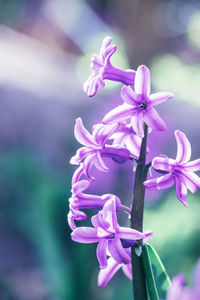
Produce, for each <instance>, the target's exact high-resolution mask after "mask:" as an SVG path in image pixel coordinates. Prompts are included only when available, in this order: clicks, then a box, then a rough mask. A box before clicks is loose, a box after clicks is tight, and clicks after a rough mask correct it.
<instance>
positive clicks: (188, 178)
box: [182, 171, 200, 193]
mask: <svg viewBox="0 0 200 300" xmlns="http://www.w3.org/2000/svg"><path fill="white" fill-rule="evenodd" d="M182 174H183V175H184V178H183V180H184V182H185V185H186V186H187V188H188V189H189V190H190V191H191V192H192V193H195V192H196V191H197V190H198V189H199V187H200V177H199V176H198V175H196V174H195V173H194V172H187V171H182Z"/></svg>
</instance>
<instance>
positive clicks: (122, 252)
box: [108, 237, 131, 264]
mask: <svg viewBox="0 0 200 300" xmlns="http://www.w3.org/2000/svg"><path fill="white" fill-rule="evenodd" d="M108 250H109V251H110V254H111V255H112V257H113V258H114V259H115V260H116V261H117V262H118V263H120V264H121V263H122V264H128V263H130V262H131V256H130V254H128V252H127V251H126V249H125V248H123V246H122V244H121V241H120V239H119V238H118V237H115V238H114V239H112V240H109V241H108Z"/></svg>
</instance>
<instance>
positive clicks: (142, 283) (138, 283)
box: [131, 124, 148, 300]
mask: <svg viewBox="0 0 200 300" xmlns="http://www.w3.org/2000/svg"><path fill="white" fill-rule="evenodd" d="M147 129H148V128H147V125H146V124H144V137H143V139H142V144H141V149H140V157H139V162H138V165H137V168H136V173H135V183H134V191H133V201H132V208H131V228H133V229H136V230H138V231H140V232H143V213H144V195H145V187H144V185H143V182H144V181H145V180H146V178H147V172H148V168H146V167H145V164H146V147H147ZM138 243H139V245H142V240H140V241H138ZM136 247H137V246H133V247H132V249H131V259H132V270H133V294H134V300H147V299H148V298H147V290H146V280H145V272H144V266H143V260H142V257H141V256H138V255H137V254H136V252H135V248H136Z"/></svg>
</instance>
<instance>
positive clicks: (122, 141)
mask: <svg viewBox="0 0 200 300" xmlns="http://www.w3.org/2000/svg"><path fill="white" fill-rule="evenodd" d="M110 138H111V139H113V145H115V146H116V145H120V146H122V147H126V149H128V150H129V151H130V153H131V155H132V156H133V157H134V158H136V159H138V158H139V156H140V147H141V142H142V138H141V137H139V136H138V135H136V133H135V132H134V131H133V129H132V127H131V124H130V123H128V122H127V124H123V123H121V124H120V126H119V128H118V129H117V130H116V132H115V133H113V134H112V135H111V137H110Z"/></svg>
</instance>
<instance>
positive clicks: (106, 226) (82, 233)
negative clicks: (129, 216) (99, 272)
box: [71, 198, 145, 268]
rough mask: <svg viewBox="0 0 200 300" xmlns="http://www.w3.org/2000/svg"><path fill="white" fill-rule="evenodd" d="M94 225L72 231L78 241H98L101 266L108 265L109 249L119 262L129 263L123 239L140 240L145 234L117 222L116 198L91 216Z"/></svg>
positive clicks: (73, 237)
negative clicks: (121, 225)
mask: <svg viewBox="0 0 200 300" xmlns="http://www.w3.org/2000/svg"><path fill="white" fill-rule="evenodd" d="M91 221H92V225H93V226H94V227H78V228H76V229H74V231H73V232H72V233H71V237H72V240H73V241H75V242H78V243H98V246H97V251H96V254H97V259H98V261H99V264H100V268H106V266H107V249H108V250H109V252H110V254H111V256H112V257H113V258H114V259H115V260H116V261H117V262H118V263H120V264H121V263H123V264H129V263H130V262H131V260H130V255H128V253H127V249H126V248H124V247H123V245H122V243H121V239H123V240H129V241H130V240H132V241H133V242H135V241H136V240H140V239H143V238H145V234H144V233H141V232H139V231H137V230H135V229H132V228H127V227H120V226H119V225H118V223H117V216H116V200H115V198H112V199H110V200H108V201H107V202H106V203H105V205H104V207H103V210H102V211H99V212H98V214H97V215H95V216H93V217H92V218H91Z"/></svg>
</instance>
